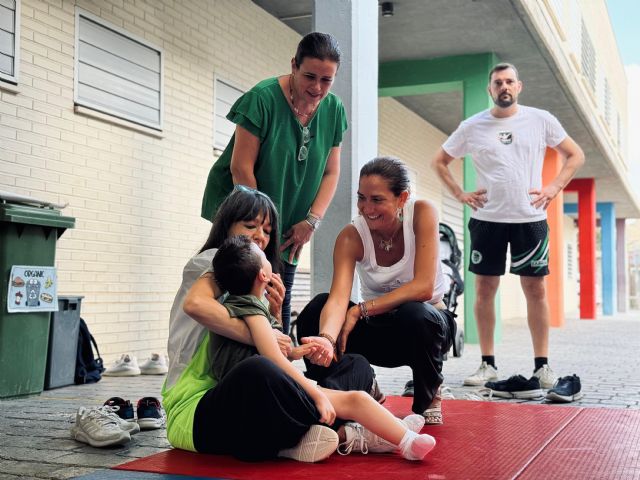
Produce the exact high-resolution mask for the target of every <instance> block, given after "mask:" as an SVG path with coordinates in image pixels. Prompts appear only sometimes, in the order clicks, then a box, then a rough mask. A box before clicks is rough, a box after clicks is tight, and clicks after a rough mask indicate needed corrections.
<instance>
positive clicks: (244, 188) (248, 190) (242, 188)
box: [233, 184, 271, 200]
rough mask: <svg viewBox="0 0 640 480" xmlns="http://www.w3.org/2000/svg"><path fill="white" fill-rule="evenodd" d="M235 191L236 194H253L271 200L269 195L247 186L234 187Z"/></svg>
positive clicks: (238, 185)
mask: <svg viewBox="0 0 640 480" xmlns="http://www.w3.org/2000/svg"><path fill="white" fill-rule="evenodd" d="M233 191H234V192H244V193H253V194H254V195H259V196H261V197H264V198H266V199H268V200H271V199H270V198H269V195H267V194H266V193H262V192H261V191H260V190H256V189H255V188H251V187H247V186H246V185H240V184H237V185H234V186H233Z"/></svg>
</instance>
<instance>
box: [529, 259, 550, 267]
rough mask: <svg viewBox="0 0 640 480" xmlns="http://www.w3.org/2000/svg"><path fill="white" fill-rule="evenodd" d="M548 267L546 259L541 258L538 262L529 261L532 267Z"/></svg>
mask: <svg viewBox="0 0 640 480" xmlns="http://www.w3.org/2000/svg"><path fill="white" fill-rule="evenodd" d="M547 265H549V260H547V259H546V258H541V259H540V260H531V266H532V267H546V266H547Z"/></svg>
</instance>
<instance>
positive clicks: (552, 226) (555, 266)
mask: <svg viewBox="0 0 640 480" xmlns="http://www.w3.org/2000/svg"><path fill="white" fill-rule="evenodd" d="M561 168H562V156H561V155H560V154H559V153H558V152H557V151H555V150H554V149H553V148H547V152H546V154H545V156H544V167H543V168H542V184H543V185H548V184H549V183H551V181H552V180H553V179H554V178H555V177H556V176H557V175H558V173H559V172H560V169H561ZM562 203H563V195H562V191H560V193H559V194H558V196H557V197H556V198H554V199H553V201H552V202H551V203H550V204H549V206H548V207H547V223H548V224H549V232H550V235H549V275H548V276H547V278H546V286H547V300H548V301H549V313H550V317H551V318H550V323H551V326H552V327H562V326H563V325H564V249H563V245H564V222H563V216H564V214H563V211H562Z"/></svg>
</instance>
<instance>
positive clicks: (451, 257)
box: [440, 223, 464, 357]
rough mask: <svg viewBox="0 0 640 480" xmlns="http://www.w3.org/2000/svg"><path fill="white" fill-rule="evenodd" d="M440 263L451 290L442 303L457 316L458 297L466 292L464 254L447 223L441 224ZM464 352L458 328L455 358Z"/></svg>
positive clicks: (454, 342)
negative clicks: (463, 278) (463, 273)
mask: <svg viewBox="0 0 640 480" xmlns="http://www.w3.org/2000/svg"><path fill="white" fill-rule="evenodd" d="M440 261H441V262H442V273H443V274H444V276H445V277H446V278H447V279H448V281H449V288H448V289H447V291H446V292H445V294H444V298H443V299H442V301H443V302H444V304H445V305H446V306H447V309H448V310H449V311H450V312H451V313H454V314H455V313H456V308H457V307H458V296H459V295H462V293H463V292H464V280H462V277H461V276H460V265H461V264H462V252H461V251H460V247H458V242H457V240H456V234H455V233H454V232H453V229H452V228H451V227H450V226H449V225H447V224H446V223H441V224H440ZM463 350H464V332H463V331H462V330H461V329H460V328H458V329H457V332H456V338H455V339H454V341H453V356H454V357H461V356H462V351H463Z"/></svg>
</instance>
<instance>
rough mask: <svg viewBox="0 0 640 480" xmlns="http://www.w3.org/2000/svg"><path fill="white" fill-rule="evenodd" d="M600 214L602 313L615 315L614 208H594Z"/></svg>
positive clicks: (608, 204) (602, 205)
mask: <svg viewBox="0 0 640 480" xmlns="http://www.w3.org/2000/svg"><path fill="white" fill-rule="evenodd" d="M596 210H597V212H598V213H599V214H600V240H601V249H602V261H601V267H602V313H603V314H604V315H614V314H615V313H616V308H615V304H616V282H617V275H616V270H617V268H616V266H617V265H616V207H615V205H614V204H613V203H611V202H600V203H598V204H597V206H596Z"/></svg>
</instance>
